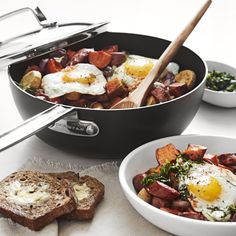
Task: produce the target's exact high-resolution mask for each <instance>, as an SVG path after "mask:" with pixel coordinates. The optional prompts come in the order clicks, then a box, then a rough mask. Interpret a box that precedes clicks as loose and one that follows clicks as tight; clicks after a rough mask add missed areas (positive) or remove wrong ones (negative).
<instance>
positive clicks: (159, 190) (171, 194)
mask: <svg viewBox="0 0 236 236" xmlns="http://www.w3.org/2000/svg"><path fill="white" fill-rule="evenodd" d="M145 188H146V190H147V191H148V192H149V193H150V194H151V195H153V196H155V197H159V198H164V199H166V200H173V199H176V198H177V197H178V196H179V195H180V193H179V192H178V191H177V190H175V189H174V188H171V187H169V186H168V185H166V184H164V183H162V182H160V181H155V182H154V183H152V184H149V185H148V186H146V187H145Z"/></svg>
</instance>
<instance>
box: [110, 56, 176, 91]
mask: <svg viewBox="0 0 236 236" xmlns="http://www.w3.org/2000/svg"><path fill="white" fill-rule="evenodd" d="M150 62H151V63H153V65H155V63H156V62H157V59H153V58H148V57H143V56H139V55H128V56H127V59H126V61H125V62H124V63H123V64H121V65H120V66H119V67H115V68H114V73H113V75H112V76H111V77H110V78H108V79H113V78H120V79H122V81H123V82H124V84H125V85H126V86H127V87H128V88H131V90H132V88H135V87H136V86H135V85H138V84H139V83H140V82H141V81H142V80H143V79H145V77H137V76H134V75H130V74H128V73H127V71H126V68H125V65H127V64H129V65H134V66H140V67H142V66H145V65H147V64H148V63H150ZM178 71H179V66H178V64H176V63H174V62H170V63H169V64H168V65H167V67H166V69H165V70H164V71H163V73H162V74H161V76H160V78H163V77H165V76H166V74H167V73H168V72H171V73H173V74H177V73H178Z"/></svg>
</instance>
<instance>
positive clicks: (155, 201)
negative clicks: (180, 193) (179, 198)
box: [151, 197, 170, 208]
mask: <svg viewBox="0 0 236 236" xmlns="http://www.w3.org/2000/svg"><path fill="white" fill-rule="evenodd" d="M151 204H152V205H153V206H154V207H157V208H161V207H169V206H170V201H168V200H166V199H162V198H159V197H153V198H152V202H151Z"/></svg>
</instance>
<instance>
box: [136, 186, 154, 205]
mask: <svg viewBox="0 0 236 236" xmlns="http://www.w3.org/2000/svg"><path fill="white" fill-rule="evenodd" d="M138 196H139V197H140V198H141V199H143V200H144V201H145V202H148V203H150V202H151V200H152V196H151V195H150V194H149V193H148V192H147V191H146V189H145V188H142V189H141V190H140V191H139V193H138Z"/></svg>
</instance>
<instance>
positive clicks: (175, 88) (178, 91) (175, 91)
mask: <svg viewBox="0 0 236 236" xmlns="http://www.w3.org/2000/svg"><path fill="white" fill-rule="evenodd" d="M169 92H170V95H172V96H174V97H180V96H181V95H183V94H185V93H186V92H187V85H186V84H185V83H173V84H170V85H169Z"/></svg>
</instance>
